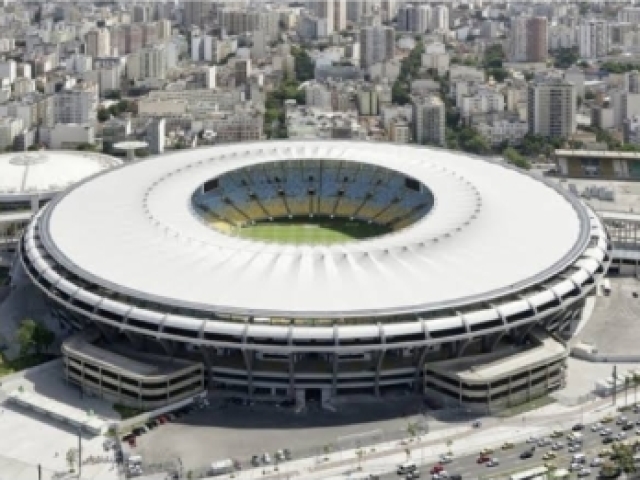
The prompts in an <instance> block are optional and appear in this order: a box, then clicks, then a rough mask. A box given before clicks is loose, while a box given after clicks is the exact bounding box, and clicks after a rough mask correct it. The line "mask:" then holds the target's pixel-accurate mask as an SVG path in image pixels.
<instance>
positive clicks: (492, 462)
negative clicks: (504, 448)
mask: <svg viewBox="0 0 640 480" xmlns="http://www.w3.org/2000/svg"><path fill="white" fill-rule="evenodd" d="M498 465H500V462H499V461H498V459H497V458H492V459H491V460H489V461H488V462H487V467H497V466H498Z"/></svg>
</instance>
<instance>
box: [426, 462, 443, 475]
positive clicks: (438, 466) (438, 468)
mask: <svg viewBox="0 0 640 480" xmlns="http://www.w3.org/2000/svg"><path fill="white" fill-rule="evenodd" d="M443 470H444V466H443V465H442V464H441V463H436V464H435V465H434V466H433V467H431V470H429V473H431V474H432V475H433V474H434V473H440V472H442V471H443Z"/></svg>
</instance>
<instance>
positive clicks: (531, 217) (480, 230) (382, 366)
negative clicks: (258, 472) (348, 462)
mask: <svg viewBox="0 0 640 480" xmlns="http://www.w3.org/2000/svg"><path fill="white" fill-rule="evenodd" d="M610 251H611V245H610V242H609V239H608V236H607V232H606V231H605V229H604V227H603V224H602V223H601V221H600V219H599V218H598V217H597V216H596V215H595V214H594V212H592V211H591V210H590V209H589V208H588V207H587V206H586V205H585V204H583V203H582V202H581V201H580V200H579V199H578V198H577V197H574V196H573V195H571V194H570V193H568V192H566V191H564V190H562V189H561V188H558V187H556V186H554V185H553V184H551V183H548V182H546V181H545V180H544V179H542V178H538V177H535V176H533V175H530V174H528V173H526V172H523V171H521V170H518V169H515V168H512V167H510V166H507V165H505V164H503V163H499V162H494V161H490V160H487V159H484V158H479V157H474V156H470V155H466V154H462V153H460V152H453V151H446V150H442V149H436V148H428V147H410V146H400V145H393V144H383V143H369V142H353V141H339V142H338V141H331V142H328V141H305V142H299V141H271V142H258V143H243V144H234V145H221V146H217V147H213V148H206V149H195V150H189V151H179V152H176V153H171V154H167V155H164V156H160V157H155V158H151V159H147V160H144V161H139V162H136V163H133V164H129V165H127V166H124V167H121V168H116V169H113V170H111V171H109V172H105V173H102V174H99V175H96V176H94V177H92V178H90V179H87V180H85V181H83V182H81V183H79V184H78V185H76V186H74V187H73V188H71V189H70V190H69V191H67V192H66V193H65V194H64V195H62V196H60V197H58V198H56V199H55V200H53V201H52V202H50V203H49V204H48V205H47V206H46V207H45V208H44V209H42V210H41V211H40V212H39V213H38V215H37V216H36V217H35V218H34V220H33V221H32V222H31V223H30V224H29V226H28V228H27V230H26V232H25V235H24V236H23V238H22V241H21V245H20V251H19V255H20V260H21V261H20V264H21V267H22V268H21V269H22V271H23V272H24V273H26V274H27V275H28V277H29V279H30V281H32V282H33V283H34V284H35V285H37V286H38V287H39V288H40V289H41V290H42V292H44V294H46V295H47V296H48V297H49V299H50V302H51V306H52V310H53V311H54V312H55V315H56V316H57V317H58V318H59V319H60V321H63V322H65V323H67V324H68V325H72V326H73V327H74V329H76V330H77V331H78V333H77V334H75V335H74V336H73V337H71V338H70V339H68V340H67V341H66V342H65V343H64V345H63V353H64V358H65V373H66V376H67V378H68V379H69V380H70V381H72V382H75V383H78V384H80V385H82V388H84V389H86V390H88V391H92V392H94V393H96V394H98V395H101V396H103V397H105V398H110V399H114V400H117V401H119V402H123V403H126V404H132V405H136V406H141V407H145V408H151V407H154V406H158V405H163V404H167V403H170V402H173V401H175V400H177V399H180V398H184V397H185V396H188V395H192V394H194V392H198V391H202V389H208V390H209V391H210V392H220V393H221V394H222V393H224V394H226V395H237V396H241V397H247V398H263V399H273V400H279V399H290V400H295V402H296V404H297V405H298V407H302V406H304V405H305V403H306V402H309V401H318V402H322V403H323V404H330V403H331V401H332V400H333V399H335V398H337V397H342V396H350V395H361V394H370V395H384V394H387V393H391V392H395V391H397V390H407V389H410V390H413V391H420V392H424V394H425V395H426V397H427V398H430V399H432V400H433V401H434V402H439V403H441V404H446V405H460V406H463V407H464V408H467V409H477V410H483V411H486V410H489V411H494V410H497V409H500V408H504V407H505V406H508V405H513V404H516V403H519V402H522V401H526V400H528V399H531V398H533V397H535V396H539V395H542V394H545V393H546V392H548V391H550V390H554V389H557V388H561V387H562V385H563V382H564V375H565V373H564V370H565V361H566V357H567V348H566V340H567V339H568V338H569V337H570V336H571V334H572V332H573V329H575V327H576V325H577V323H578V322H579V319H580V313H581V310H582V308H583V304H584V298H585V296H586V295H588V294H589V292H591V291H592V289H593V288H594V287H595V285H596V284H597V283H598V282H599V280H600V278H601V277H602V276H603V275H604V274H605V273H606V270H607V268H608V266H609V264H610V261H611V259H610Z"/></svg>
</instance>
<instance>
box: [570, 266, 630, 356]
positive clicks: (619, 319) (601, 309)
mask: <svg viewBox="0 0 640 480" xmlns="http://www.w3.org/2000/svg"><path fill="white" fill-rule="evenodd" d="M610 281H611V293H610V295H608V296H603V295H600V294H599V295H598V298H597V300H596V303H595V308H594V310H593V313H592V314H591V318H590V319H589V321H588V322H587V324H586V325H585V326H584V328H583V329H582V330H581V331H580V332H579V334H578V338H577V340H580V341H583V342H586V343H589V344H592V345H595V346H596V348H597V349H598V352H599V353H600V354H601V355H607V354H608V355H636V354H637V352H638V345H640V329H638V328H637V322H638V318H640V298H635V297H634V296H633V293H634V292H636V293H638V294H640V280H638V279H636V278H633V277H612V278H611V279H610Z"/></svg>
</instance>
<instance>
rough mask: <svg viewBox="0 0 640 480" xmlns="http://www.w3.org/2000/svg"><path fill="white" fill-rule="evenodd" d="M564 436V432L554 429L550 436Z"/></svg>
mask: <svg viewBox="0 0 640 480" xmlns="http://www.w3.org/2000/svg"><path fill="white" fill-rule="evenodd" d="M562 436H564V433H562V430H554V431H553V433H552V434H551V438H560V437H562Z"/></svg>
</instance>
